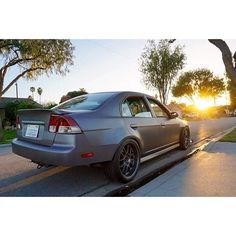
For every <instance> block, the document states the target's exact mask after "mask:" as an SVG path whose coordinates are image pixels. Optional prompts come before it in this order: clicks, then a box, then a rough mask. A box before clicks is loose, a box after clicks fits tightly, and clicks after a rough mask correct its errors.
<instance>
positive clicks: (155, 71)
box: [140, 39, 185, 104]
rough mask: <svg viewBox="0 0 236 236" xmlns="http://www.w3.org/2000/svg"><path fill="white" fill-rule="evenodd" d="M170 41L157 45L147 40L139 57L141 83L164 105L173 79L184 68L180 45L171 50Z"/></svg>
mask: <svg viewBox="0 0 236 236" xmlns="http://www.w3.org/2000/svg"><path fill="white" fill-rule="evenodd" d="M171 44H172V41H171V40H166V39H165V40H160V41H159V43H158V45H157V44H156V42H155V41H154V40H149V41H148V43H147V45H146V46H145V48H144V52H143V53H142V55H141V58H140V59H141V65H140V71H141V72H142V74H143V82H144V84H145V85H146V87H147V88H149V89H155V90H157V92H158V96H159V99H160V101H161V102H162V103H164V104H166V103H167V100H168V96H169V92H170V89H171V87H172V83H173V80H174V78H175V77H176V75H177V73H178V71H179V70H181V69H182V68H183V66H184V62H185V54H184V53H183V48H182V46H180V45H177V46H175V47H174V48H173V49H172V48H171Z"/></svg>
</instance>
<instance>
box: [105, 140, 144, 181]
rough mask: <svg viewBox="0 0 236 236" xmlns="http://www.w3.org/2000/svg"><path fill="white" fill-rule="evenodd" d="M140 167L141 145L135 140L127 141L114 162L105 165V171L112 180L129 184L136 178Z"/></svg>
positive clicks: (120, 148) (117, 152) (118, 151)
mask: <svg viewBox="0 0 236 236" xmlns="http://www.w3.org/2000/svg"><path fill="white" fill-rule="evenodd" d="M139 165H140V148H139V145H138V144H137V142H136V141H135V140H132V139H127V140H126V141H124V142H123V143H122V144H121V145H120V147H119V148H118V150H117V151H116V153H115V156H114V158H113V160H112V161H111V162H108V163H106V164H105V165H104V170H105V174H106V176H107V177H109V178H110V179H112V180H115V181H117V180H118V181H120V182H122V183H127V182H129V181H131V180H132V179H133V178H134V177H135V176H136V174H137V172H138V168H139Z"/></svg>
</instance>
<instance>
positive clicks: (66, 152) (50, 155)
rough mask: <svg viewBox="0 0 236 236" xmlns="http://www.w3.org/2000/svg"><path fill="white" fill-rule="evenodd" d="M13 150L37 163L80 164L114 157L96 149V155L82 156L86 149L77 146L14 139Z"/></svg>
mask: <svg viewBox="0 0 236 236" xmlns="http://www.w3.org/2000/svg"><path fill="white" fill-rule="evenodd" d="M12 151H13V152H14V153H15V154H17V155H19V156H22V157H25V158H28V159H30V160H32V161H33V162H36V163H42V164H47V165H56V166H80V165H89V164H92V163H98V162H103V161H107V160H109V159H111V158H112V157H109V156H106V157H102V156H101V155H99V153H100V151H99V150H94V152H93V153H94V156H93V157H90V158H82V157H81V155H82V154H83V153H85V150H84V151H83V150H80V151H78V150H77V149H76V147H75V146H70V145H61V144H60V145H58V144H54V145H52V146H43V145H39V144H34V143H30V142H27V141H22V140H19V139H17V138H16V139H14V140H13V141H12Z"/></svg>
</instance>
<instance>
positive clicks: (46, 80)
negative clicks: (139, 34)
mask: <svg viewBox="0 0 236 236" xmlns="http://www.w3.org/2000/svg"><path fill="white" fill-rule="evenodd" d="M157 41H158V40H157ZM225 41H226V42H227V43H228V45H229V47H230V49H231V51H232V52H235V51H236V40H225ZM146 42H147V40H146V39H140V40H139V39H128V40H127V39H124V40H123V39H117V40H115V39H113V40H95V39H91V40H82V39H80V40H72V43H73V45H74V46H75V51H74V56H75V57H74V65H73V66H71V67H70V73H68V74H67V75H66V76H57V75H50V77H47V76H41V77H39V78H38V79H37V80H33V81H27V80H25V79H20V80H19V81H18V92H19V97H28V96H29V95H31V92H30V87H32V86H33V87H35V88H36V89H37V88H38V87H41V88H42V89H43V93H42V99H41V100H42V103H47V102H56V103H58V102H59V101H60V98H61V97H62V96H63V95H65V94H66V93H67V92H69V91H74V90H79V89H80V88H85V89H86V91H88V92H100V91H119V90H129V91H138V92H144V93H148V94H150V95H154V94H155V91H152V90H147V89H146V88H145V86H144V84H143V83H142V81H141V80H142V75H141V72H140V71H139V58H140V56H141V54H142V51H143V48H144V46H145V44H146ZM174 44H180V45H184V52H185V54H186V56H187V60H186V64H185V67H184V68H183V70H182V71H181V72H183V71H188V70H191V69H197V68H208V69H210V70H212V71H213V72H214V73H215V74H216V75H219V76H223V75H224V71H225V69H224V65H223V62H222V58H221V52H220V51H219V49H217V48H216V47H215V46H213V45H212V44H210V43H209V42H208V41H207V40H206V39H202V40H200V39H196V40H190V39H188V40H181V39H177V40H176V41H175V43H174ZM14 72H15V71H11V73H9V74H8V76H7V78H6V80H5V85H6V84H8V83H9V82H10V81H11V78H12V75H13V73H14ZM181 72H180V73H181ZM4 96H7V97H15V96H16V88H15V86H12V87H11V88H10V89H9V91H8V92H6V93H5V94H4ZM34 98H35V100H36V101H39V97H38V95H37V93H35V95H34ZM221 103H224V101H223V100H221Z"/></svg>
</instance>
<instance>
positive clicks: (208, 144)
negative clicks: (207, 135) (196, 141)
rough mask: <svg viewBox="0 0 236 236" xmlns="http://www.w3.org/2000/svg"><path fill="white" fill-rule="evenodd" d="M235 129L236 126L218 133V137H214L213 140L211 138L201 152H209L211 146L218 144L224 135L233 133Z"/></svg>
mask: <svg viewBox="0 0 236 236" xmlns="http://www.w3.org/2000/svg"><path fill="white" fill-rule="evenodd" d="M235 128H236V125H235V126H233V127H232V128H230V129H227V130H224V131H223V132H221V133H219V134H218V135H216V137H215V138H213V139H212V140H211V141H210V142H209V143H207V144H206V145H205V146H204V147H203V149H202V150H203V151H210V150H211V149H212V148H213V146H214V145H215V143H216V142H218V141H219V140H220V139H222V138H223V137H224V136H225V135H227V134H228V133H230V132H231V131H233V130H234V129H235Z"/></svg>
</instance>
